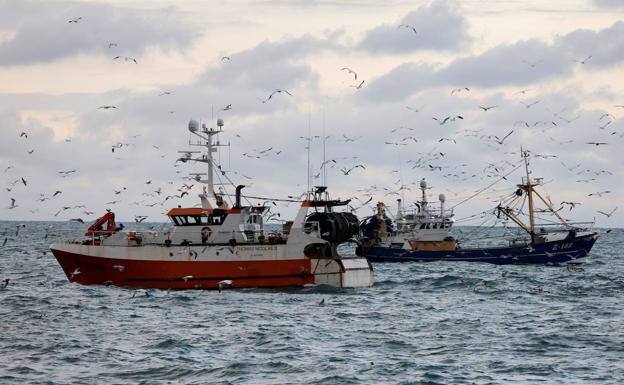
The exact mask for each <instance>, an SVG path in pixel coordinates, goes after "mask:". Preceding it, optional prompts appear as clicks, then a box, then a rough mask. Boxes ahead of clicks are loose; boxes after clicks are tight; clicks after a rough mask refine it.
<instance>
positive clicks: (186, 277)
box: [182, 275, 193, 282]
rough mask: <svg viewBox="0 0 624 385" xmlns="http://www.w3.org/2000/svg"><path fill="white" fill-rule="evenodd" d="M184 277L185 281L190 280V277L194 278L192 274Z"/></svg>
mask: <svg viewBox="0 0 624 385" xmlns="http://www.w3.org/2000/svg"><path fill="white" fill-rule="evenodd" d="M182 279H183V280H184V282H188V281H189V279H193V276H192V275H185V276H184V277H182Z"/></svg>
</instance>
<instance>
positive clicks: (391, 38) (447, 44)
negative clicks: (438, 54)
mask: <svg viewBox="0 0 624 385" xmlns="http://www.w3.org/2000/svg"><path fill="white" fill-rule="evenodd" d="M401 24H406V25H412V26H414V27H415V28H416V30H417V33H416V34H415V33H414V32H413V31H412V30H410V29H408V28H398V26H399V25H401ZM469 41H470V38H469V36H468V31H467V23H466V19H465V18H464V17H463V16H462V15H461V13H460V12H459V7H458V6H457V3H456V2H454V1H435V2H432V3H431V4H429V5H427V6H423V7H420V8H419V9H417V10H415V11H412V12H410V13H408V14H407V15H406V16H405V17H403V18H402V19H401V20H400V21H398V22H397V23H396V24H384V25H380V26H378V27H376V28H374V29H372V30H370V31H368V32H367V33H366V35H365V36H364V38H363V39H362V41H361V42H360V43H359V44H358V48H360V49H363V50H367V51H372V52H392V53H406V52H414V51H418V50H425V49H430V50H454V49H457V48H460V47H462V46H463V45H465V44H466V43H468V42H469Z"/></svg>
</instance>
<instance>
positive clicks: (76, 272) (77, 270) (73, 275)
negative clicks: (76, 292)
mask: <svg viewBox="0 0 624 385" xmlns="http://www.w3.org/2000/svg"><path fill="white" fill-rule="evenodd" d="M81 273H82V272H81V271H80V267H77V268H76V270H74V271H72V272H71V273H70V274H69V280H70V281H71V280H72V279H74V277H75V276H77V275H78V274H81Z"/></svg>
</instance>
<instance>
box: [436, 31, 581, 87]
mask: <svg viewBox="0 0 624 385" xmlns="http://www.w3.org/2000/svg"><path fill="white" fill-rule="evenodd" d="M572 65H573V62H572V60H571V59H570V57H569V56H568V55H562V52H561V50H560V49H555V48H554V47H552V46H549V45H548V44H546V43H543V42H541V41H538V40H529V41H523V42H518V43H516V44H512V45H499V46H496V47H494V48H492V49H489V50H487V51H486V52H484V53H482V54H481V55H478V56H472V57H467V58H462V59H458V60H456V61H454V62H452V63H451V64H450V65H449V66H448V67H446V68H444V69H442V70H441V71H440V72H439V73H438V74H437V78H438V81H439V83H447V84H466V85H478V86H482V87H495V86H500V85H512V84H528V83H532V82H536V81H541V80H545V79H547V78H549V77H554V76H561V75H565V74H568V73H570V71H571V69H572Z"/></svg>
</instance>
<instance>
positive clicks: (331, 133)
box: [0, 0, 624, 227]
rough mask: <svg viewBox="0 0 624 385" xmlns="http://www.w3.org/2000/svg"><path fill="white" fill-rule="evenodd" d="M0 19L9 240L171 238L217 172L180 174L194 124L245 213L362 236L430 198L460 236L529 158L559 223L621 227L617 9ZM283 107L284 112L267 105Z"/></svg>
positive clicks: (548, 6) (168, 9)
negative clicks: (54, 231) (216, 131)
mask: <svg viewBox="0 0 624 385" xmlns="http://www.w3.org/2000/svg"><path fill="white" fill-rule="evenodd" d="M0 9H2V12H1V13H0V133H1V134H2V138H3V139H2V141H0V181H1V183H2V184H3V186H2V187H3V188H2V191H1V192H0V219H3V220H59V221H64V220H69V219H72V218H82V219H83V220H85V221H93V220H95V219H96V218H97V217H98V216H100V215H102V214H103V213H104V212H105V210H106V209H112V210H113V211H114V212H115V213H116V214H117V216H118V218H120V219H121V220H124V221H132V220H133V218H134V217H135V216H147V217H148V221H162V220H165V219H166V218H165V217H164V215H163V213H165V212H166V211H167V210H168V209H169V208H171V207H175V206H177V205H181V206H183V207H192V206H194V205H196V204H198V203H199V199H198V198H197V194H198V193H200V192H201V186H200V184H199V183H197V182H195V181H192V180H189V179H185V178H186V177H188V175H189V173H193V172H204V171H205V167H203V166H202V165H201V164H199V163H192V162H187V163H182V162H176V159H178V158H179V157H180V156H181V154H180V153H178V151H185V150H188V149H189V145H188V144H189V139H190V134H189V132H188V130H187V125H188V122H189V120H190V119H196V120H198V121H200V122H201V123H203V124H206V125H207V126H209V127H214V126H215V122H216V119H218V118H221V119H223V120H224V121H225V126H224V132H223V133H222V134H220V138H219V141H220V143H222V144H229V146H224V147H222V148H221V150H220V152H219V153H218V159H219V161H220V163H221V165H222V169H223V170H224V171H225V173H226V175H227V177H228V178H229V179H230V180H231V181H232V182H233V183H235V184H245V185H247V187H246V188H245V190H244V193H245V194H248V195H253V196H259V197H267V198H271V199H273V198H287V197H288V196H299V195H300V194H301V193H303V192H304V191H305V190H306V188H307V186H308V181H310V184H311V185H328V186H329V191H330V193H331V195H332V197H334V198H342V199H349V198H350V199H352V202H351V205H352V207H353V208H355V209H357V214H358V215H359V216H360V217H365V216H367V215H370V214H371V213H372V212H373V208H374V204H375V203H376V202H378V201H383V202H385V203H386V204H387V205H388V207H390V208H391V210H392V211H393V210H395V208H396V199H397V198H399V197H401V198H402V199H403V201H404V202H406V204H407V206H408V207H409V206H410V205H411V204H412V203H413V202H414V201H416V200H418V199H419V198H420V192H419V190H418V186H417V185H418V182H419V181H420V180H421V179H422V178H425V180H426V181H427V183H428V186H429V187H430V189H429V190H428V196H429V199H430V200H431V201H433V202H436V203H435V204H436V205H437V204H438V203H437V201H438V195H439V194H440V193H443V194H444V195H445V196H446V207H447V208H453V210H454V213H455V218H456V219H458V224H478V222H479V221H482V217H481V216H478V215H477V214H478V213H481V212H485V211H487V210H491V209H492V208H494V207H495V206H496V205H497V204H498V202H499V201H500V198H501V197H506V196H509V194H512V193H513V192H514V191H515V190H516V188H517V187H516V183H518V182H520V178H521V177H522V173H520V171H521V170H520V169H519V170H517V171H516V172H513V173H511V174H509V175H508V173H509V172H511V171H512V170H513V169H514V168H515V167H516V165H517V164H519V163H518V162H520V160H521V158H520V148H524V149H527V150H529V151H530V154H531V159H530V166H531V171H532V174H531V175H532V177H534V178H536V177H540V178H543V179H541V180H542V181H543V186H541V187H540V191H541V192H542V195H543V196H544V197H545V198H546V199H548V200H550V202H552V204H553V207H554V208H555V209H559V208H561V210H560V211H559V214H561V215H562V216H563V217H564V218H566V219H568V220H572V221H593V220H595V221H596V225H597V226H600V227H622V226H624V197H623V194H622V191H623V187H624V178H623V175H622V174H623V166H624V161H623V159H624V158H623V156H622V155H621V154H620V153H619V151H622V150H624V119H623V117H624V65H623V64H624V3H623V2H622V1H619V0H565V1H564V0H559V1H557V0H553V1H550V2H547V3H545V2H543V1H530V0H527V1H513V0H508V1H479V0H440V1H411V2H405V1H386V2H383V5H380V3H379V2H378V1H366V0H364V1H340V2H338V1H268V0H267V1H249V2H247V1H233V2H203V1H202V2H200V1H175V2H173V1H169V2H167V1H130V0H129V1H109V2H99V1H31V0H24V1H22V0H20V1H9V0H0ZM344 68H347V69H344ZM356 74H357V78H356ZM362 81H363V83H362ZM278 89H279V90H286V91H288V93H290V95H289V94H287V93H286V92H281V93H275V94H273V96H272V97H271V99H268V100H267V98H268V96H269V95H271V93H273V92H274V91H275V90H278ZM106 106H114V107H115V108H102V107H106ZM226 106H230V107H229V108H226ZM447 117H448V119H446V118H447ZM308 138H309V139H308ZM308 142H309V146H308ZM596 143H597V144H596ZM113 150H114V151H113ZM308 159H309V165H310V166H309V170H310V171H309V172H308ZM324 159H325V160H326V161H328V162H327V163H326V168H325V170H326V179H324V175H323V174H324V173H323V172H322V171H321V165H322V164H323V160H324ZM357 165H361V166H363V167H356V168H353V167H354V166H357ZM349 170H350V171H349ZM347 171H348V173H347ZM503 176H505V178H502V177H503ZM22 178H23V180H22ZM497 181H498V182H497ZM494 182H497V183H494ZM184 184H186V186H190V185H193V186H192V187H191V188H190V189H189V188H187V187H184ZM492 184H493V186H492V187H491V188H490V189H488V190H485V191H484V193H482V194H479V195H478V196H476V197H474V198H472V199H469V200H466V198H468V197H470V196H472V195H474V193H475V192H476V191H479V190H480V189H482V188H484V187H486V186H489V185H492ZM187 190H188V192H189V194H188V195H185V196H184V197H182V198H172V199H168V200H166V201H165V197H166V196H168V195H169V196H172V195H180V194H181V192H182V191H187ZM59 191H60V192H59ZM57 192H59V193H57ZM55 193H56V195H55ZM371 197H372V200H371V201H370V202H369V203H368V204H365V205H363V204H362V203H363V202H366V201H368V200H369V198H371ZM13 199H14V200H15V201H14V204H12V200H13ZM111 202H114V203H111ZM251 202H252V203H254V204H257V203H260V202H261V201H251ZM561 202H574V203H575V205H574V207H573V208H572V207H571V205H569V204H566V203H564V204H562V203H561ZM278 203H279V204H278V205H277V206H274V207H273V212H280V218H283V219H288V218H290V217H292V216H294V213H295V212H296V209H297V204H296V203H287V202H279V201H278ZM614 209H615V211H613V210H614ZM601 212H602V213H601ZM607 214H609V215H607ZM473 216H474V217H473ZM466 218H473V219H472V220H466ZM276 219H277V218H276Z"/></svg>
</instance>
